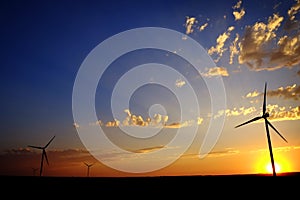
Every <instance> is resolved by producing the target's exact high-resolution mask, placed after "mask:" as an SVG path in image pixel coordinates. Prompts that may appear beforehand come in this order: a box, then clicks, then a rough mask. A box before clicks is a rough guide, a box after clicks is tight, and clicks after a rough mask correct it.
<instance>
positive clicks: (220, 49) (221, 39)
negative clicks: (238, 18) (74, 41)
mask: <svg viewBox="0 0 300 200" xmlns="http://www.w3.org/2000/svg"><path fill="white" fill-rule="evenodd" d="M233 30H234V26H230V27H229V28H228V29H227V31H226V32H224V33H223V34H221V35H219V36H218V38H217V40H216V41H217V44H216V46H215V47H214V46H212V47H211V48H210V49H209V50H208V54H209V55H212V54H214V53H216V54H217V55H218V58H217V59H216V60H215V61H216V62H218V61H219V59H220V58H221V57H222V55H223V53H224V52H225V51H226V50H227V48H225V42H226V41H227V40H228V39H229V37H230V33H231V32H232V31H233Z"/></svg>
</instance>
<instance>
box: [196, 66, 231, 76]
mask: <svg viewBox="0 0 300 200" xmlns="http://www.w3.org/2000/svg"><path fill="white" fill-rule="evenodd" d="M201 75H202V76H204V77H212V76H229V74H228V71H227V69H226V68H224V67H212V68H209V69H208V71H207V72H205V73H201Z"/></svg>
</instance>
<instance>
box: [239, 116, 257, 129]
mask: <svg viewBox="0 0 300 200" xmlns="http://www.w3.org/2000/svg"><path fill="white" fill-rule="evenodd" d="M261 118H262V117H255V118H253V119H251V120H249V121H247V122H244V123H242V124H240V125H237V126H235V127H234V128H238V127H240V126H243V125H245V124H249V123H251V122H254V121H257V120H259V119H261Z"/></svg>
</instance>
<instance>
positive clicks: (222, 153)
mask: <svg viewBox="0 0 300 200" xmlns="http://www.w3.org/2000/svg"><path fill="white" fill-rule="evenodd" d="M238 153H240V151H239V150H235V149H232V148H226V149H225V150H223V151H211V152H209V153H208V155H207V156H208V157H221V156H231V155H233V154H238Z"/></svg>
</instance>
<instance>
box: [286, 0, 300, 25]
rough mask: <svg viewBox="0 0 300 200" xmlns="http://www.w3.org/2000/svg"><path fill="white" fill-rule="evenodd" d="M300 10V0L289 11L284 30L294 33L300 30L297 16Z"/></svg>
mask: <svg viewBox="0 0 300 200" xmlns="http://www.w3.org/2000/svg"><path fill="white" fill-rule="evenodd" d="M299 10H300V0H298V1H297V3H296V4H295V5H294V6H292V7H291V8H290V9H289V10H288V12H287V13H288V18H287V20H286V22H285V24H284V29H285V30H286V31H293V30H298V29H299V28H300V22H299V21H298V20H296V14H297V13H298V12H299Z"/></svg>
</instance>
